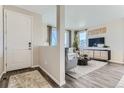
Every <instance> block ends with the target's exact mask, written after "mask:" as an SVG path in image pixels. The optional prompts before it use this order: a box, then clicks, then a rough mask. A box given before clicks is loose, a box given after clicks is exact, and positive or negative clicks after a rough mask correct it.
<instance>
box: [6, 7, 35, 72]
mask: <svg viewBox="0 0 124 93" xmlns="http://www.w3.org/2000/svg"><path fill="white" fill-rule="evenodd" d="M4 63H5V64H4V67H5V70H6V71H11V70H17V69H22V68H27V67H31V66H32V63H33V62H32V17H31V16H29V15H26V14H23V13H19V12H15V11H10V10H6V9H5V10H4Z"/></svg>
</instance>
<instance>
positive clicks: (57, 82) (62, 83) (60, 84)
mask: <svg viewBox="0 0 124 93" xmlns="http://www.w3.org/2000/svg"><path fill="white" fill-rule="evenodd" d="M34 67H39V68H40V69H41V70H43V71H44V72H45V73H46V74H47V75H48V76H49V77H51V79H52V80H53V81H55V82H56V84H58V85H59V86H62V85H64V84H65V83H66V82H65V81H63V82H61V83H60V82H59V81H58V80H56V79H55V78H54V77H53V76H52V75H51V74H50V73H49V72H47V71H46V70H45V69H44V68H42V67H41V66H40V65H34V66H32V68H34Z"/></svg>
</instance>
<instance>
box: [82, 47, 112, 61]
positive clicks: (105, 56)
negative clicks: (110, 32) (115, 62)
mask: <svg viewBox="0 0 124 93" xmlns="http://www.w3.org/2000/svg"><path fill="white" fill-rule="evenodd" d="M83 54H87V55H88V57H90V58H92V59H96V60H104V61H108V60H110V59H111V51H110V50H98V49H84V50H83Z"/></svg>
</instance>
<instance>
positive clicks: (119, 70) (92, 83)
mask: <svg viewBox="0 0 124 93" xmlns="http://www.w3.org/2000/svg"><path fill="white" fill-rule="evenodd" d="M32 70H38V71H39V72H40V73H41V74H42V75H43V76H44V77H45V79H46V80H47V81H48V82H49V83H50V84H51V85H52V86H53V87H54V88H55V87H57V88H58V87H59V86H58V85H57V84H56V83H55V82H54V81H53V80H51V79H50V77H49V76H48V75H46V74H45V73H44V72H43V71H42V70H41V69H40V68H34V69H32V68H28V69H24V70H19V71H12V72H8V73H7V74H6V75H5V79H4V76H3V80H2V81H0V87H1V88H6V87H7V86H8V81H9V77H10V76H11V75H14V74H18V73H23V72H26V71H32ZM123 75H124V65H120V64H114V63H109V64H107V65H105V66H104V67H102V68H100V69H97V70H95V71H93V72H91V73H89V74H87V75H84V76H82V77H80V78H79V79H74V78H71V77H69V76H68V75H66V84H65V85H63V86H62V88H114V87H115V86H116V85H117V84H118V82H119V81H120V79H121V77H122V76H123Z"/></svg>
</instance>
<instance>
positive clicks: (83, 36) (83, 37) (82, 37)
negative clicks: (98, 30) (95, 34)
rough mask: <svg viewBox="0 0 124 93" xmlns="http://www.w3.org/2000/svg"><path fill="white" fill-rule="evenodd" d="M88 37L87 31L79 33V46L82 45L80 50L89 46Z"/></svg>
mask: <svg viewBox="0 0 124 93" xmlns="http://www.w3.org/2000/svg"><path fill="white" fill-rule="evenodd" d="M86 35H87V33H86V31H81V32H79V45H80V48H83V47H86V46H87V38H86Z"/></svg>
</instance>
